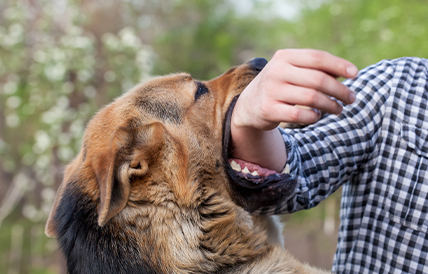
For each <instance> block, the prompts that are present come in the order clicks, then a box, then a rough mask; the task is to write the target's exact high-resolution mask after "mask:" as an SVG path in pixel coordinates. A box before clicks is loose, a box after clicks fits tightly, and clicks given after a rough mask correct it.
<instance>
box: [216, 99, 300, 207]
mask: <svg viewBox="0 0 428 274" xmlns="http://www.w3.org/2000/svg"><path fill="white" fill-rule="evenodd" d="M238 97H239V95H238V96H236V97H235V98H234V99H233V101H232V103H231V104H230V106H229V109H228V111H227V113H226V117H225V123H224V129H223V159H224V163H225V170H226V173H227V175H228V177H229V188H230V191H231V196H232V198H233V199H234V201H235V203H237V204H238V205H240V206H242V207H243V208H245V209H246V210H248V211H250V212H254V211H256V210H258V209H261V208H263V207H266V206H276V205H278V204H280V203H284V202H286V201H287V200H288V198H289V197H291V196H292V195H293V194H294V190H295V188H296V185H297V179H296V178H294V177H292V176H291V175H290V174H289V173H290V172H289V168H288V167H285V168H284V171H283V172H282V173H277V172H275V171H273V170H269V169H266V168H263V167H261V166H259V165H256V164H253V163H249V162H246V161H242V160H239V159H233V158H230V157H229V156H230V155H229V147H230V138H231V133H230V120H231V117H232V111H233V108H234V107H235V104H236V101H237V99H238Z"/></svg>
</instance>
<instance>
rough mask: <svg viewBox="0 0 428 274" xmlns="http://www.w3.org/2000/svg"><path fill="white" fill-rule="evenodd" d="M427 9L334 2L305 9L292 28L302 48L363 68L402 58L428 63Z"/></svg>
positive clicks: (421, 4) (416, 0) (398, 3)
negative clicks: (382, 60)
mask: <svg viewBox="0 0 428 274" xmlns="http://www.w3.org/2000/svg"><path fill="white" fill-rule="evenodd" d="M427 12H428V5H427V3H426V2H425V1H420V0H407V1H404V0H391V1H387V2H385V1H372V0H358V1H348V0H330V1H325V3H324V4H323V5H321V6H320V7H319V8H317V9H312V8H311V7H310V3H309V1H306V7H305V8H304V9H303V10H302V13H301V17H300V19H299V20H298V21H297V22H296V23H294V24H293V25H292V28H291V29H290V25H289V23H287V22H284V23H282V25H283V26H284V27H287V28H289V29H290V30H291V31H292V33H293V40H294V41H295V46H297V47H310V48H318V49H323V50H326V51H329V52H331V53H333V54H337V55H339V56H342V57H344V58H347V59H349V60H350V61H352V62H354V63H355V64H356V65H357V66H358V67H359V68H363V67H366V66H368V65H370V64H373V63H375V62H378V61H380V60H381V59H392V58H397V57H401V56H419V57H425V58H426V57H428V39H427V34H428V27H427V24H426V18H427Z"/></svg>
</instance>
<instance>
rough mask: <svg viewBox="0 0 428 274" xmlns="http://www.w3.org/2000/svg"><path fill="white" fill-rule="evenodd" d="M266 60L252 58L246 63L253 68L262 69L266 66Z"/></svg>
mask: <svg viewBox="0 0 428 274" xmlns="http://www.w3.org/2000/svg"><path fill="white" fill-rule="evenodd" d="M267 62H268V61H267V60H266V59H265V58H254V59H253V60H250V61H249V62H248V64H249V65H250V66H252V67H253V68H255V69H258V70H262V69H263V68H264V67H265V66H266V64H267Z"/></svg>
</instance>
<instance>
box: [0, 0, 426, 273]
mask: <svg viewBox="0 0 428 274" xmlns="http://www.w3.org/2000/svg"><path fill="white" fill-rule="evenodd" d="M275 2H276V1H275V0H248V1H247V3H249V4H251V7H252V9H251V8H250V9H249V10H248V11H247V12H241V11H239V10H237V9H236V8H235V7H236V6H235V5H232V3H234V2H233V1H231V0H218V1H211V0H163V1H152V0H142V1H133V0H123V1H77V0H61V1H55V0H40V1H24V0H4V1H3V2H2V3H0V189H2V190H4V191H7V192H4V193H0V272H1V273H3V272H5V273H6V271H7V269H8V268H7V263H8V258H9V257H8V256H9V253H8V252H9V249H10V245H11V239H13V238H14V236H13V233H12V232H13V231H14V230H16V229H14V228H16V226H14V225H15V224H17V223H18V224H19V225H20V226H22V228H23V230H22V231H23V234H24V235H27V236H24V238H23V241H24V242H23V247H24V249H25V250H24V255H23V256H24V258H23V259H22V262H24V263H23V264H25V262H29V261H31V260H30V259H28V258H29V257H31V258H33V257H34V258H36V257H37V256H36V257H35V256H34V254H33V253H34V252H39V251H40V252H42V254H43V255H42V257H43V258H44V259H42V261H43V262H45V261H47V259H46V258H48V257H49V256H52V251H53V250H54V249H55V246H54V245H53V243H54V241H49V240H48V239H47V238H45V237H43V236H41V235H42V233H40V231H39V230H40V229H42V227H43V224H44V221H45V220H46V218H47V214H48V212H49V210H50V206H51V204H52V201H53V197H54V193H55V190H56V188H57V187H58V184H59V182H60V181H61V179H62V171H63V168H64V166H65V164H67V163H68V162H69V161H71V159H72V158H73V157H74V156H75V155H76V154H77V152H78V149H79V146H80V140H81V138H82V134H83V131H84V127H85V125H86V123H87V121H88V119H90V117H91V116H92V115H93V114H94V112H95V111H96V110H97V109H99V108H100V107H101V106H102V105H104V104H107V103H108V102H110V101H111V100H112V99H113V98H115V97H117V96H119V95H120V94H122V93H123V92H125V91H126V90H128V89H129V88H130V87H132V86H133V85H135V84H137V83H138V82H140V81H144V80H145V79H147V78H148V77H150V75H151V74H166V73H173V72H177V71H186V72H190V73H191V74H192V75H193V76H194V77H195V78H199V79H209V78H211V77H214V76H217V75H219V74H220V73H222V72H224V71H225V70H226V69H228V68H229V67H230V66H232V65H236V64H239V63H242V62H245V61H247V60H249V59H251V58H253V57H266V58H270V57H271V56H272V55H273V53H274V52H275V50H277V49H280V48H318V49H323V50H326V51H328V52H331V53H333V54H336V55H339V56H341V57H343V58H346V59H349V60H350V61H352V62H354V63H355V64H356V65H357V66H358V67H359V68H363V67H365V66H367V65H370V64H372V63H375V62H377V61H379V60H381V59H384V58H396V57H400V56H419V57H428V51H427V49H428V40H427V39H426V36H427V32H428V29H427V28H428V27H427V26H426V23H425V21H426V14H428V5H426V3H425V2H424V1H419V0H406V1H404V0H391V1H387V2H385V1H379V0H353V1H350V0H329V1H323V0H320V1H313V0H311V1H308V0H306V1H298V0H289V1H282V3H283V4H284V3H290V4H292V5H297V6H301V7H302V10H301V14H300V16H299V17H298V18H297V19H296V20H293V21H287V20H284V19H282V18H280V17H278V16H277V14H279V13H278V12H276V13H275V15H273V13H274V12H273V11H272V9H271V8H272V7H275V5H273V4H274V3H275ZM271 4H272V6H270V5H271ZM143 41H144V42H143ZM155 56H156V57H155ZM152 67H153V69H152ZM4 179H6V180H7V181H6V183H5V182H4ZM333 198H334V199H336V200H339V199H340V195H335V196H334V197H333ZM326 212H327V211H326V210H325V209H324V208H323V203H321V205H320V206H319V207H318V208H317V209H315V210H313V211H312V210H310V211H305V212H302V213H298V214H293V215H292V216H291V217H286V218H287V220H288V221H293V220H294V221H295V222H296V223H301V222H304V220H307V219H308V218H314V217H315V218H317V216H324V215H325V214H326ZM8 215H9V218H8V219H5V217H6V216H8ZM4 219H5V220H4ZM3 220H4V222H3ZM2 222H3V223H2ZM320 222H321V221H320ZM17 231H19V229H18V230H17ZM31 233H33V234H34V233H36V234H37V235H40V236H38V237H40V238H41V239H40V241H39V242H38V243H37V244H36V245H37V248H33V247H34V245H31V244H29V243H30V242H31V241H32V240H31V237H29V236H28V235H29V234H31ZM3 255H4V256H3ZM46 265H49V262H46V263H41V264H39V265H37V264H36V265H34V266H32V267H22V268H21V270H22V271H21V273H52V272H55V271H54V270H52V269H54V268H52V267H45V266H46ZM48 269H49V270H48Z"/></svg>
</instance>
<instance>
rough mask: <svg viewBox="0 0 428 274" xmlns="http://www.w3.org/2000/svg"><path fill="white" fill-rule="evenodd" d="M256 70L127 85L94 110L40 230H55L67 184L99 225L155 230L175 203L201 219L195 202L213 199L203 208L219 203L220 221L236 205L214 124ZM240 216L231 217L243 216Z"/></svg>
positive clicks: (220, 124)
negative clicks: (92, 209)
mask: <svg viewBox="0 0 428 274" xmlns="http://www.w3.org/2000/svg"><path fill="white" fill-rule="evenodd" d="M259 71H260V70H259V69H255V68H254V67H252V66H250V65H249V64H244V65H241V66H239V67H235V68H232V69H230V70H229V71H227V72H226V73H224V74H223V75H222V76H220V77H218V78H215V79H213V80H211V81H205V82H204V81H203V82H200V81H196V80H194V79H192V77H191V76H190V75H189V74H184V73H181V74H175V75H170V76H165V77H159V78H156V79H154V80H152V81H150V82H148V83H145V84H141V85H138V86H136V87H134V88H133V89H132V90H130V91H129V92H127V93H126V94H124V95H123V96H121V97H120V98H118V99H116V100H115V101H114V102H113V103H111V104H110V105H108V106H106V107H105V108H104V109H102V110H101V111H100V112H98V113H97V115H96V116H95V117H94V118H93V119H92V120H91V121H90V123H89V125H88V126H87V129H86V132H85V135H84V138H83V142H82V148H81V150H80V153H79V155H78V156H77V157H76V159H74V161H73V162H72V163H71V164H70V165H69V166H68V167H67V169H66V171H65V176H64V181H63V184H62V185H61V187H60V189H59V190H58V193H57V197H56V201H55V204H54V206H53V209H52V211H51V215H50V217H49V220H48V223H47V226H46V233H47V234H48V235H49V236H57V235H58V230H59V228H58V218H59V217H58V216H57V215H58V214H56V211H57V207H58V206H59V205H60V204H61V201H62V199H63V196H64V195H65V194H64V193H65V191H66V189H67V188H74V187H75V186H74V185H75V184H77V185H78V187H79V188H80V189H79V191H81V192H82V193H83V194H82V195H84V196H87V197H89V198H90V199H91V200H92V201H94V202H95V203H97V213H98V215H97V220H98V225H99V226H101V227H102V226H105V225H108V224H109V223H110V224H114V225H120V224H121V223H122V224H124V227H123V228H121V229H124V231H126V229H127V228H126V226H127V223H129V222H131V223H134V224H135V222H137V223H138V222H139V224H138V225H137V226H143V227H145V226H147V225H149V223H150V225H151V226H156V225H155V224H154V223H156V222H159V224H158V227H156V228H155V229H154V230H156V229H157V228H159V229H162V227H163V226H164V225H165V223H164V222H165V220H166V219H168V218H174V214H176V213H177V214H178V213H179V211H180V210H183V209H185V210H186V213H185V214H190V215H189V216H188V217H186V218H194V220H193V222H196V223H200V224H198V226H202V224H201V223H202V219H201V218H203V214H204V213H203V212H202V213H201V212H200V211H201V210H202V211H203V210H207V209H205V208H204V207H202V206H201V204H202V203H207V202H208V203H213V205H212V206H213V208H214V211H213V212H208V210H207V212H206V214H208V215H209V214H216V213H214V212H215V211H218V210H220V211H221V212H223V213H224V214H225V216H226V217H227V218H226V219H224V220H221V222H227V221H230V220H233V219H234V218H236V212H238V211H242V210H241V209H239V208H238V207H236V206H235V205H234V204H233V203H232V202H231V200H230V198H228V193H227V191H226V188H225V187H226V186H225V184H226V182H227V178H226V175H225V171H224V168H223V159H222V154H221V151H222V141H221V140H222V127H223V122H224V116H225V112H226V110H227V108H228V107H229V104H230V102H231V101H232V99H233V98H234V97H235V96H236V95H237V94H239V93H240V92H241V91H242V90H243V89H244V88H245V87H246V86H247V85H248V84H249V82H250V81H251V80H252V79H253V78H254V77H255V76H256V75H257V74H258V72H259ZM72 182H73V186H70V185H71V183H72ZM76 182H77V183H76ZM220 198H221V199H222V201H221V203H220V200H219V201H217V199H220ZM207 199H208V200H207ZM205 206H207V207H209V206H210V205H205ZM216 207H218V208H216ZM226 213H227V214H226ZM180 214H184V213H183V212H181V213H180ZM192 214H193V216H192ZM136 216H139V217H138V218H139V219H138V218H136ZM141 216H145V217H146V219H144V218H142V217H141ZM201 216H202V217H201ZM147 218H148V219H147ZM248 218H250V217H249V215H248V216H247V217H241V218H240V220H238V221H239V222H241V221H244V222H250V219H248ZM207 219H208V218H207ZM147 220H150V222H147ZM215 221H218V220H215ZM214 224H215V222H213V223H211V224H209V225H213V228H212V230H210V229H208V228H206V231H207V232H208V233H207V235H209V234H211V233H215V232H216V230H215V229H217V228H214ZM205 225H206V224H205ZM223 228H225V226H223ZM164 229H167V228H164ZM168 229H171V228H168ZM182 229H183V228H182ZM188 229H189V232H191V233H190V234H192V233H193V234H194V235H193V236H192V237H203V236H204V235H202V234H201V230H200V229H201V228H198V229H196V230H194V228H192V227H190V226H189V227H188ZM230 229H232V230H236V227H231V228H230ZM217 232H219V231H217ZM225 232H226V233H236V231H228V230H227V228H226V230H225V231H223V232H220V233H221V234H220V235H219V236H221V237H224V233H225ZM127 233H130V232H129V231H128V232H127ZM132 233H133V234H135V233H137V234H138V231H135V230H133V231H132ZM165 233H166V232H165ZM170 233H173V231H170ZM239 233H242V231H241V232H239ZM167 234H168V233H167ZM190 234H189V235H190ZM249 236H251V233H248V235H246V236H245V235H243V236H242V239H245V241H248V244H249V245H254V244H255V245H259V244H260V239H257V238H255V239H249ZM165 237H167V236H165ZM186 237H189V236H186ZM209 237H212V239H215V237H218V236H215V235H214V234H213V235H211V236H209ZM179 239H180V237H177V238H176V240H179ZM210 241H211V240H210ZM195 244H199V240H198V241H195ZM207 245H208V244H207ZM243 247H244V246H239V248H243ZM237 251H238V250H235V251H233V252H237ZM233 252H232V253H233ZM245 252H247V253H251V252H252V251H251V249H249V250H248V251H245Z"/></svg>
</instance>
